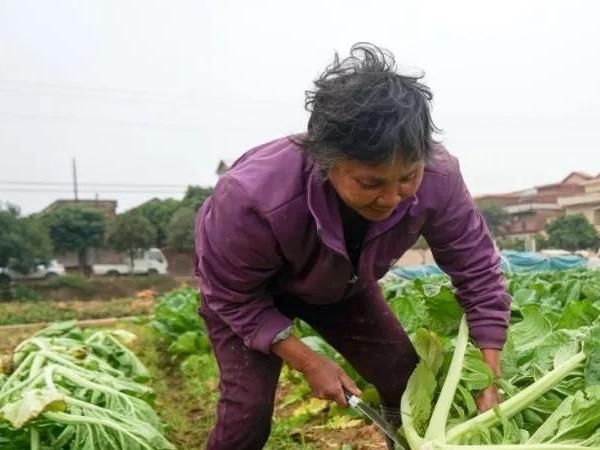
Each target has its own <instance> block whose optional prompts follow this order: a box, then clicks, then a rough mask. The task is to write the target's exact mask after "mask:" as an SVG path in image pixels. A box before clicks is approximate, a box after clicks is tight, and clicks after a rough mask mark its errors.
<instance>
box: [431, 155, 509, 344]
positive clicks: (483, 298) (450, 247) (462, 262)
mask: <svg viewBox="0 0 600 450" xmlns="http://www.w3.org/2000/svg"><path fill="white" fill-rule="evenodd" d="M453 163H454V164H456V166H457V167H456V170H452V171H451V173H450V174H449V175H448V178H447V184H446V189H445V192H447V193H448V195H447V200H446V202H445V205H443V204H442V207H441V208H440V209H439V210H437V211H434V213H433V217H430V219H429V220H428V222H427V224H426V225H425V226H424V228H423V235H424V237H425V239H426V240H427V242H428V243H429V245H430V247H431V251H432V253H433V257H434V259H435V261H436V263H437V264H438V265H439V266H440V267H441V268H442V270H443V271H444V272H446V273H447V274H448V275H449V276H450V278H451V280H452V284H453V286H454V288H455V289H456V295H457V298H458V300H459V302H460V303H461V305H462V306H463V308H464V310H465V313H466V315H467V321H468V323H469V331H470V335H471V337H472V338H473V340H474V341H475V343H476V344H477V345H478V346H479V347H480V348H494V349H501V348H502V347H503V345H504V342H505V341H506V329H507V327H508V323H509V318H510V302H511V298H510V295H509V294H508V292H507V290H506V287H505V284H504V279H503V276H502V273H501V271H500V257H499V255H498V252H497V251H496V249H495V247H494V243H493V241H492V239H491V237H490V233H489V231H488V228H487V225H486V224H485V221H484V219H483V218H482V216H481V213H480V212H479V210H478V209H477V207H476V206H475V204H474V202H473V200H472V198H471V195H470V194H469V192H468V190H467V187H466V186H465V183H464V181H463V178H462V175H461V174H460V170H459V169H458V162H457V161H456V160H453Z"/></svg>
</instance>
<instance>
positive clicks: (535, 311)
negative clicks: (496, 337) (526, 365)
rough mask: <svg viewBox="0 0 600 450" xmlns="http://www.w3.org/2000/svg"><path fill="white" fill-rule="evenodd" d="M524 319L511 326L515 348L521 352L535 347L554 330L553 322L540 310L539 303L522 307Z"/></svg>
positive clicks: (510, 330)
mask: <svg viewBox="0 0 600 450" xmlns="http://www.w3.org/2000/svg"><path fill="white" fill-rule="evenodd" d="M521 312H522V314H523V320H522V321H521V322H519V323H517V324H515V325H513V326H511V327H510V328H509V333H510V335H511V338H512V340H513V343H514V346H515V348H517V349H518V350H519V351H520V352H524V351H526V350H530V349H534V348H535V347H536V346H537V345H539V344H540V343H541V342H543V340H544V339H545V338H546V336H547V335H548V334H549V333H550V332H551V331H552V324H551V323H550V321H548V320H547V319H546V318H545V317H544V316H543V315H542V314H541V312H540V307H539V306H537V305H526V306H523V308H521Z"/></svg>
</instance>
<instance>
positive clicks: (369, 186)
mask: <svg viewBox="0 0 600 450" xmlns="http://www.w3.org/2000/svg"><path fill="white" fill-rule="evenodd" d="M358 184H359V185H360V187H362V188H364V189H375V188H377V187H379V183H364V182H362V181H359V182H358Z"/></svg>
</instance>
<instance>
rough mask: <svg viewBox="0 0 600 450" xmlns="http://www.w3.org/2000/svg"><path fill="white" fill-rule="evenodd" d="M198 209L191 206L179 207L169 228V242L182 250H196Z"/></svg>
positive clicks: (174, 248) (171, 245)
mask: <svg viewBox="0 0 600 450" xmlns="http://www.w3.org/2000/svg"><path fill="white" fill-rule="evenodd" d="M195 218H196V211H195V210H194V209H193V208H191V207H184V208H181V209H179V210H178V211H177V212H176V213H175V215H174V216H173V218H172V219H171V222H170V223H169V227H168V228H167V244H168V245H169V247H170V248H172V249H173V250H176V251H180V252H188V251H192V250H194V221H195Z"/></svg>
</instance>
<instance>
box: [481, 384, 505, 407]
mask: <svg viewBox="0 0 600 450" xmlns="http://www.w3.org/2000/svg"><path fill="white" fill-rule="evenodd" d="M501 401H502V398H501V397H500V393H499V392H498V388H497V387H496V385H495V384H493V385H491V386H490V387H488V388H485V389H484V390H483V391H481V392H480V393H479V396H478V397H477V399H476V400H475V403H476V404H477V410H478V411H479V412H480V413H482V412H485V411H487V410H488V409H492V408H493V407H495V406H496V405H497V404H498V403H500V402H501Z"/></svg>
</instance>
